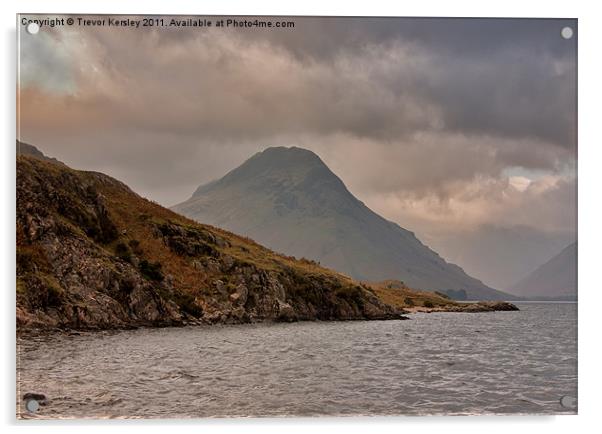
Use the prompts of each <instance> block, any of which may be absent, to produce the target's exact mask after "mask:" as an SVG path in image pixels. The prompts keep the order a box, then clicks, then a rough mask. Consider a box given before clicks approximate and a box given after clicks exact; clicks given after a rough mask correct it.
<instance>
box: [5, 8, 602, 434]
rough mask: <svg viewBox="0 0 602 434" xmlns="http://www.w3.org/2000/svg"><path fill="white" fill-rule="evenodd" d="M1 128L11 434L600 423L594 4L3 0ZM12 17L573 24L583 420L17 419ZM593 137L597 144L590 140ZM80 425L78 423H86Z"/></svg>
mask: <svg viewBox="0 0 602 434" xmlns="http://www.w3.org/2000/svg"><path fill="white" fill-rule="evenodd" d="M1 4H2V6H1V7H2V15H1V16H0V17H1V18H0V19H1V20H2V48H3V50H4V56H3V58H2V65H3V67H2V82H1V83H2V86H3V90H4V92H3V95H4V96H5V97H4V100H3V103H2V106H1V107H2V108H1V110H2V116H0V120H1V122H2V131H4V132H5V135H6V136H5V139H6V142H5V145H4V147H3V148H2V154H1V156H2V158H1V160H2V169H3V170H2V176H1V177H0V179H1V181H0V182H1V186H2V188H1V189H0V191H1V192H2V204H3V207H2V210H3V212H2V213H1V219H2V222H1V224H0V245H1V246H2V253H1V255H2V257H1V258H0V264H1V266H2V274H1V275H2V276H3V278H4V283H5V285H3V288H2V289H3V291H2V294H3V300H2V301H3V302H2V313H3V316H4V317H3V319H2V321H3V324H4V327H3V333H2V349H3V351H2V354H3V356H2V358H1V359H0V361H1V363H2V368H3V369H2V383H1V388H2V389H1V390H3V391H4V393H3V394H2V395H1V400H2V401H1V405H0V408H1V409H2V415H3V417H2V421H3V422H4V424H5V425H7V428H8V430H9V431H10V432H12V431H13V430H14V431H17V430H26V431H27V432H30V430H32V429H43V430H44V432H47V433H54V432H57V433H59V432H60V433H63V432H80V431H81V430H82V429H85V430H86V432H90V433H93V432H94V433H95V432H105V431H106V430H107V429H111V430H112V431H114V432H122V431H125V430H126V429H134V430H136V431H140V432H141V431H144V432H146V433H155V432H156V433H159V432H160V433H164V432H165V431H166V430H167V429H169V428H172V427H173V428H174V429H175V430H177V432H178V434H179V433H181V432H192V431H195V432H198V431H199V430H204V431H207V430H210V431H223V432H233V431H236V430H238V429H244V430H245V431H248V432H251V433H262V434H265V433H270V432H274V433H278V434H281V433H282V431H283V430H286V431H287V432H291V433H295V432H299V433H301V432H303V433H304V434H305V433H306V432H307V430H312V431H326V430H328V431H331V430H334V429H341V430H345V432H351V433H353V432H358V433H359V432H364V431H365V430H366V429H371V430H378V431H379V432H399V431H400V430H403V429H407V430H412V431H416V432H418V431H419V432H420V433H421V434H422V433H425V432H435V431H444V432H447V433H449V432H461V433H463V434H466V433H471V432H478V433H481V432H483V431H487V432H488V433H491V434H493V433H504V434H507V432H508V431H511V430H512V431H514V430H517V429H518V430H520V431H522V430H523V429H524V430H525V431H526V430H527V429H528V430H529V431H531V432H533V433H537V432H546V433H563V434H566V433H567V432H581V431H583V432H587V431H590V430H592V431H593V427H594V426H596V425H597V423H596V422H597V420H596V418H595V417H596V414H597V408H596V406H597V404H598V402H600V399H599V395H600V379H599V378H600V368H599V366H598V365H599V363H600V359H599V357H597V356H599V355H600V350H599V349H598V347H599V341H600V337H599V335H598V333H597V332H598V330H599V329H600V325H599V322H598V321H597V319H598V318H597V315H598V310H599V306H602V304H601V303H600V301H601V300H600V292H601V291H602V284H601V275H602V272H600V271H599V270H598V267H599V266H598V267H597V265H598V264H597V263H598V262H600V260H601V258H602V254H601V247H602V240H601V239H600V229H599V228H600V225H601V222H602V215H601V212H600V211H601V205H600V203H601V201H602V199H601V198H602V194H601V193H600V190H601V188H602V182H601V175H600V173H601V170H600V169H601V168H602V159H601V158H600V156H601V151H600V147H601V146H602V143H600V142H601V141H600V126H601V125H602V113H601V110H600V102H601V101H602V95H601V92H600V83H599V82H600V79H601V77H602V68H601V61H600V52H601V51H602V50H601V49H600V46H599V45H600V41H602V35H601V31H600V28H602V26H600V20H601V19H602V15H601V14H600V13H599V12H600V10H599V9H600V8H599V7H597V6H595V2H593V1H588V2H585V1H584V2H582V3H580V4H576V1H574V0H573V1H570V0H566V1H545V2H544V1H541V2H527V1H525V0H518V1H517V0H505V1H499V2H497V3H493V2H483V1H468V0H466V1H463V0H456V1H425V0H422V1H420V0H416V1H415V2H412V3H410V2H385V1H378V0H370V1H365V2H351V1H336V2H335V1H331V2H325V1H323V0H322V1H319V0H315V1H314V0H302V1H301V0H299V1H297V2H296V3H290V2H282V1H261V0H257V1H253V2H250V1H243V0H240V1H203V2H191V1H186V0H169V1H167V2H166V1H161V0H146V1H145V2H143V3H142V2H129V3H127V2H124V1H123V0H122V1H118V0H105V1H102V2H101V1H87V2H79V3H77V4H75V3H74V2H72V1H68V0H54V1H52V2H48V1H42V0H31V1H27V0H21V1H19V2H16V1H3V2H2V3H1ZM17 12H25V13H27V12H29V13H34V12H42V13H43V12H48V13H68V12H72V13H121V14H126V13H137V14H150V13H154V14H174V13H178V14H191V15H192V14H221V15H227V14H232V15H234V14H238V15H262V14H266V15H268V14H269V15H279V14H288V15H377V16H378V15H392V16H466V17H469V16H489V17H562V18H566V17H568V18H578V19H579V114H580V116H579V173H578V176H579V235H580V236H579V380H580V381H579V388H580V390H579V413H580V415H579V416H559V417H472V418H461V417H430V418H364V419H357V418H353V419H349V418H344V419H279V420H278V419H276V420H256V419H253V420H250V419H243V420H240V419H239V420H199V421H194V420H193V421H174V420H167V421H127V422H116V421H114V422H112V421H108V422H66V423H57V422H50V423H49V422H44V423H33V424H32V423H22V422H17V421H16V420H15V417H14V414H15V404H14V402H15V401H14V397H15V392H14V390H15V374H14V372H15V348H14V329H15V327H14V266H15V261H14V246H15V235H14V232H15V231H14V227H15V226H14V225H15V214H14V212H15V208H14V184H15V181H14V177H15V169H14V152H15V151H14V146H15V145H14V143H15V76H16V75H15V54H16V50H15V39H16V38H15V30H14V29H15V22H16V17H15V14H16V13H17ZM596 139H598V140H596ZM82 425H84V426H82Z"/></svg>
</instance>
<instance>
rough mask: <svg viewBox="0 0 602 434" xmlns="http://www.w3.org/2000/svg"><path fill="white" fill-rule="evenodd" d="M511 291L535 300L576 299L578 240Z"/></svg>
mask: <svg viewBox="0 0 602 434" xmlns="http://www.w3.org/2000/svg"><path fill="white" fill-rule="evenodd" d="M511 291H512V292H513V293H514V294H516V295H519V296H522V297H526V298H529V299H534V300H576V299H577V242H574V243H572V244H570V245H568V246H567V247H565V248H564V249H563V250H562V251H561V252H560V253H558V254H557V255H556V256H554V257H553V258H552V259H550V260H549V261H547V262H546V263H545V264H542V265H540V266H539V267H537V269H535V270H534V271H533V272H531V273H530V274H529V275H527V276H526V277H525V278H523V279H521V280H520V281H519V282H518V283H516V284H515V285H514V286H513V287H512V288H511Z"/></svg>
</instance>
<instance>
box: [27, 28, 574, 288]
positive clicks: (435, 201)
mask: <svg viewBox="0 0 602 434" xmlns="http://www.w3.org/2000/svg"><path fill="white" fill-rule="evenodd" d="M37 18H42V17H37ZM211 19H212V20H213V21H216V20H217V19H218V18H216V17H212V18H211ZM274 20H276V19H274ZM290 20H291V19H290V18H288V19H287V21H290ZM293 21H294V22H295V26H294V28H292V29H291V28H287V29H269V30H268V29H232V28H229V29H220V28H215V27H212V28H205V29H199V28H193V29H182V28H163V29H160V30H158V29H118V28H108V27H98V28H83V27H77V26H73V27H55V28H53V29H49V28H44V27H43V28H42V30H41V32H40V33H39V34H37V35H29V34H27V33H25V32H24V31H23V29H22V30H21V33H20V91H19V110H20V113H19V114H20V116H19V119H20V132H19V136H20V138H21V140H23V141H26V142H29V143H32V144H34V145H36V146H38V147H39V148H41V149H42V150H43V151H44V152H45V153H47V154H49V155H52V156H55V157H57V158H59V159H60V160H62V161H64V162H65V163H67V164H69V165H70V166H72V167H75V168H81V169H90V170H97V171H102V172H105V173H107V174H110V175H112V176H115V177H117V178H119V179H121V180H122V181H124V182H126V183H127V184H128V185H130V186H131V187H132V188H133V189H134V190H135V191H137V192H138V193H140V194H142V195H144V196H146V197H148V198H151V199H154V200H156V201H158V202H160V203H161V204H163V205H167V206H170V205H173V204H176V203H179V202H181V201H183V200H185V199H187V198H188V197H189V196H190V195H191V193H192V192H193V191H194V190H195V188H196V187H197V186H198V185H199V184H202V183H205V182H208V181H210V180H212V179H214V178H217V177H220V176H222V175H223V174H225V173H226V172H227V171H228V170H230V169H232V168H234V167H236V166H238V165H239V164H241V163H242V162H243V161H244V160H246V159H247V158H248V157H250V156H251V155H252V154H254V153H255V152H257V151H260V150H262V149H264V148H266V147H268V146H274V145H279V146H281V145H295V146H300V147H304V148H308V149H311V150H313V151H315V152H316V153H317V154H318V155H320V157H322V159H323V160H324V161H325V162H326V164H327V165H328V166H329V167H330V168H331V169H332V170H333V171H334V172H335V173H336V174H337V175H339V176H340V177H341V178H342V180H343V181H344V182H345V183H346V184H347V186H348V187H349V189H350V190H351V191H352V193H354V194H355V195H356V196H357V197H358V198H359V199H360V200H362V201H364V202H365V203H366V204H367V205H368V206H369V207H371V208H372V209H374V210H375V211H377V212H378V213H380V214H382V215H383V216H384V217H386V218H388V219H390V220H393V221H395V222H397V223H399V224H400V225H401V226H403V227H406V228H408V229H410V230H413V231H415V232H416V233H417V235H418V236H419V237H420V238H421V239H423V240H424V241H425V242H426V243H427V244H429V245H431V246H433V247H434V248H435V249H436V250H438V251H439V252H440V253H442V254H443V255H444V256H445V257H447V258H448V259H451V260H454V261H456V262H459V263H460V265H462V266H464V267H465V268H466V269H467V271H469V272H471V273H472V274H474V275H476V277H481V278H483V279H484V280H485V281H486V282H487V283H489V284H491V285H494V286H497V287H504V286H506V285H509V283H511V281H515V280H518V277H522V276H519V275H520V274H521V273H523V274H524V273H525V272H527V271H529V270H528V269H529V268H530V267H531V266H532V265H534V266H536V265H538V262H542V261H543V260H544V259H547V258H549V257H551V256H553V254H554V253H556V252H555V251H554V250H555V249H556V248H557V249H558V251H559V250H560V249H561V248H562V247H564V245H563V244H565V243H567V244H568V242H569V241H570V240H571V239H572V238H574V236H575V235H574V233H575V224H576V219H575V217H576V215H575V214H576V211H575V201H576V189H575V186H576V153H577V143H576V127H577V126H576V104H575V103H576V38H575V37H573V38H572V39H570V40H566V39H564V38H562V37H561V29H562V28H563V27H566V26H570V27H572V28H573V29H574V30H575V33H576V22H575V21H574V20H526V19H523V20H518V19H503V20H502V19H499V20H485V19H397V18H380V19H379V18H370V19H366V18H296V19H294V20H293ZM509 233H511V234H513V235H511V236H515V237H516V238H517V240H520V241H521V242H522V243H523V244H524V243H525V242H527V241H525V237H527V238H529V237H531V238H529V242H530V243H532V244H533V246H532V247H533V248H534V250H533V252H535V251H537V253H536V254H535V253H533V254H530V255H529V259H528V260H527V259H524V260H523V259H520V260H518V261H517V260H516V258H518V257H520V252H519V251H513V249H517V250H521V249H522V250H524V246H523V247H521V248H518V247H517V246H519V244H520V243H518V241H517V243H518V244H517V243H515V244H512V243H510V244H511V245H510V246H506V247H504V250H503V251H502V250H499V249H498V250H499V251H495V252H492V253H491V255H490V258H489V260H485V262H487V264H483V261H484V259H483V252H482V250H483V249H482V247H483V243H484V242H485V241H484V240H485V239H487V240H489V242H490V244H491V246H492V247H491V248H492V249H493V250H495V246H496V245H497V242H496V241H495V240H496V238H495V236H494V235H492V234H500V235H499V237H500V239H503V240H506V241H507V240H508V237H509V235H508V234H509ZM479 234H480V235H479ZM492 237H493V238H492ZM463 240H464V241H463ZM470 240H471V241H470ZM542 240H547V241H545V242H544V241H542ZM550 240H552V241H550ZM546 243H547V244H546ZM506 244H508V243H506ZM488 245H489V244H488ZM535 247H537V248H538V249H539V250H537V248H535ZM504 258H505V259H504ZM502 259H504V260H502ZM504 261H505V262H504ZM512 261H514V262H518V265H516V264H515V265H511V264H510V262H512ZM529 261H530V262H529ZM527 262H528V264H527ZM532 263H533V264H532ZM513 267H514V268H513ZM521 267H522V268H521Z"/></svg>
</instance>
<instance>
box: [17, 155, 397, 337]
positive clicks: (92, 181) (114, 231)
mask: <svg viewBox="0 0 602 434" xmlns="http://www.w3.org/2000/svg"><path fill="white" fill-rule="evenodd" d="M400 313H401V312H400V311H399V310H398V309H395V308H393V307H391V306H389V305H386V304H385V303H383V302H381V301H380V300H379V299H378V298H377V297H376V296H375V294H374V293H373V292H372V291H371V290H370V289H367V288H365V287H362V286H360V285H359V284H358V283H357V282H355V281H353V280H352V279H350V278H348V277H346V276H343V275H341V274H338V273H335V272H333V271H331V270H328V269H325V268H323V267H320V266H319V265H318V264H316V263H314V262H311V261H306V260H296V259H294V258H291V257H286V256H282V255H278V254H275V253H274V252H272V251H270V250H269V249H266V248H264V247H262V246H260V245H258V244H256V243H255V242H253V241H252V240H250V239H246V238H242V237H239V236H236V235H234V234H232V233H229V232H226V231H223V230H220V229H217V228H214V227H211V226H206V225H202V224H198V223H195V222H193V221H191V220H189V219H187V218H185V217H182V216H180V215H178V214H176V213H174V212H172V211H170V210H168V209H165V208H163V207H161V206H159V205H158V204H156V203H153V202H151V201H149V200H146V199H144V198H141V197H140V196H138V195H136V194H135V193H134V192H132V191H131V190H130V189H129V188H128V187H127V186H126V185H124V184H123V183H121V182H119V181H117V180H115V179H112V178H110V177H108V176H106V175H103V174H100V173H94V172H83V171H76V170H73V169H70V168H68V167H66V166H61V165H58V164H55V163H52V162H48V161H42V160H40V159H37V158H33V157H30V156H19V157H18V158H17V320H18V324H19V326H20V327H67V328H111V327H128V326H136V325H176V324H185V323H190V322H192V323H194V322H206V323H213V322H248V321H258V320H284V321H289V320H311V319H323V320H332V319H381V318H382V319H384V318H395V317H399V315H400Z"/></svg>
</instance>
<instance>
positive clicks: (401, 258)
mask: <svg viewBox="0 0 602 434" xmlns="http://www.w3.org/2000/svg"><path fill="white" fill-rule="evenodd" d="M173 209H174V210H175V211H177V212H179V213H181V214H184V215H186V216H188V217H190V218H193V219H195V220H197V221H202V222H207V223H209V224H213V225H215V226H219V227H223V228H226V229H228V230H231V231H233V232H237V233H240V234H244V235H247V236H249V237H251V238H253V239H255V240H256V241H258V242H260V243H262V244H265V245H267V246H269V247H270V248H272V249H274V250H276V251H279V252H283V253H286V254H290V255H294V256H296V257H307V258H311V259H315V260H318V261H320V263H322V264H323V265H326V266H327V267H330V268H333V269H335V270H338V271H341V272H344V273H347V274H349V275H350V276H352V277H354V278H357V279H362V280H371V281H378V280H385V279H400V280H403V281H404V282H405V283H406V284H407V285H409V286H410V287H414V288H420V289H428V290H442V291H445V290H448V289H455V290H460V289H464V290H466V292H467V294H468V298H471V299H511V298H512V296H510V295H509V294H504V293H502V292H499V291H496V290H494V289H491V288H489V287H487V286H486V285H484V284H483V283H482V282H480V281H478V280H476V279H474V278H472V277H470V276H468V275H467V274H466V273H464V271H463V270H462V269H461V268H460V267H458V266H456V265H453V264H449V263H447V262H446V261H445V260H443V259H442V258H441V257H440V256H439V255H438V254H437V253H435V252H434V251H432V250H431V249H429V248H428V247H426V246H425V245H423V244H422V243H421V242H420V241H419V240H418V239H417V238H416V237H415V236H414V234H413V233H411V232H409V231H407V230H405V229H403V228H401V227H399V226H398V225H396V224H395V223H392V222H390V221H387V220H385V219H384V218H382V217H380V216H379V215H377V214H376V213H374V212H373V211H371V210H370V209H369V208H368V207H366V206H365V205H364V204H363V203H362V202H360V201H359V200H357V199H356V198H355V197H354V196H353V195H352V194H351V193H350V192H349V191H348V190H347V188H346V187H345V185H344V184H343V182H342V181H341V180H340V179H339V178H338V177H337V176H336V175H334V174H333V173H332V172H331V171H330V169H329V168H328V167H327V166H326V165H325V164H324V163H323V162H322V160H320V158H319V157H318V156H317V155H316V154H314V153H312V152H311V151H308V150H305V149H300V148H295V147H293V148H284V147H277V148H268V149H266V150H265V151H263V152H261V153H258V154H256V155H254V156H253V157H251V158H250V159H249V160H247V161H246V162H245V163H244V164H242V165H241V166H240V167H238V168H236V169H234V170H233V171H231V172H229V173H228V174H227V175H225V176H224V177H223V178H221V179H219V180H217V181H214V182H211V183H209V184H207V185H205V186H201V187H199V188H198V189H197V190H196V191H195V192H194V194H193V196H192V197H191V198H190V199H189V200H187V201H186V202H184V203H181V204H179V205H176V206H175V207H173Z"/></svg>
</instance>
